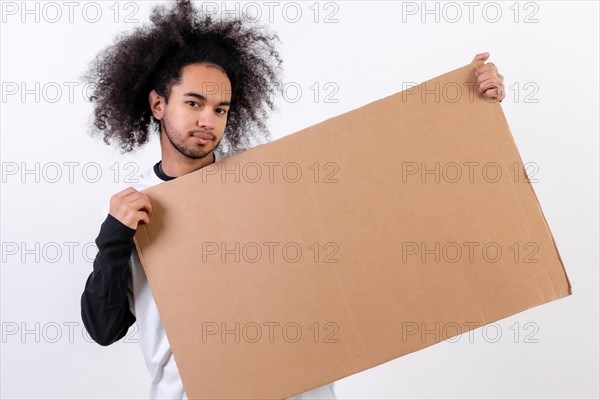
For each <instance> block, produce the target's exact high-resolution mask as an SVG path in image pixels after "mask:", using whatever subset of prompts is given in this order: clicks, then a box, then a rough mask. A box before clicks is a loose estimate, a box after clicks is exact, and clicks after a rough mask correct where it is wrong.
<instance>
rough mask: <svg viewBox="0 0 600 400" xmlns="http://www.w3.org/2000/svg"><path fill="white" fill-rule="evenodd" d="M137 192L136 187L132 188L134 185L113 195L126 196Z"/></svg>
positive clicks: (117, 196)
mask: <svg viewBox="0 0 600 400" xmlns="http://www.w3.org/2000/svg"><path fill="white" fill-rule="evenodd" d="M135 192H137V190H135V189H134V188H132V187H131V186H130V187H128V188H127V189H123V190H121V191H120V192H119V193H117V194H115V195H114V196H113V197H114V198H119V197H125V196H127V195H128V194H131V193H135Z"/></svg>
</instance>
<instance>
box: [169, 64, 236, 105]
mask: <svg viewBox="0 0 600 400" xmlns="http://www.w3.org/2000/svg"><path fill="white" fill-rule="evenodd" d="M173 90H174V91H176V92H179V94H183V93H186V92H195V93H199V94H202V95H203V96H205V97H211V96H218V97H219V98H223V99H224V100H228V99H230V98H231V82H230V81H229V78H228V77H227V75H226V74H225V72H223V70H222V69H221V68H220V67H217V66H215V65H211V64H188V65H186V66H185V67H183V68H182V69H181V79H180V82H179V84H177V85H174V86H173Z"/></svg>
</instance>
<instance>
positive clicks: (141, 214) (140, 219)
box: [137, 211, 150, 224]
mask: <svg viewBox="0 0 600 400" xmlns="http://www.w3.org/2000/svg"><path fill="white" fill-rule="evenodd" d="M137 219H138V223H144V224H149V223H150V217H148V214H146V213H145V212H143V211H138V213H137Z"/></svg>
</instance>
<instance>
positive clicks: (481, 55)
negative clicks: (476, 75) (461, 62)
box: [471, 52, 490, 62]
mask: <svg viewBox="0 0 600 400" xmlns="http://www.w3.org/2000/svg"><path fill="white" fill-rule="evenodd" d="M488 58H490V53H488V52H485V53H479V54H477V55H476V56H475V58H473V61H471V62H475V61H479V60H482V61H485V60H487V59H488Z"/></svg>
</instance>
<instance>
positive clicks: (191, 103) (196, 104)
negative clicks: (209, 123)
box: [187, 101, 199, 107]
mask: <svg viewBox="0 0 600 400" xmlns="http://www.w3.org/2000/svg"><path fill="white" fill-rule="evenodd" d="M187 103H188V104H189V105H190V106H192V107H194V106H198V105H199V104H198V103H196V102H195V101H188V102H187Z"/></svg>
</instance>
